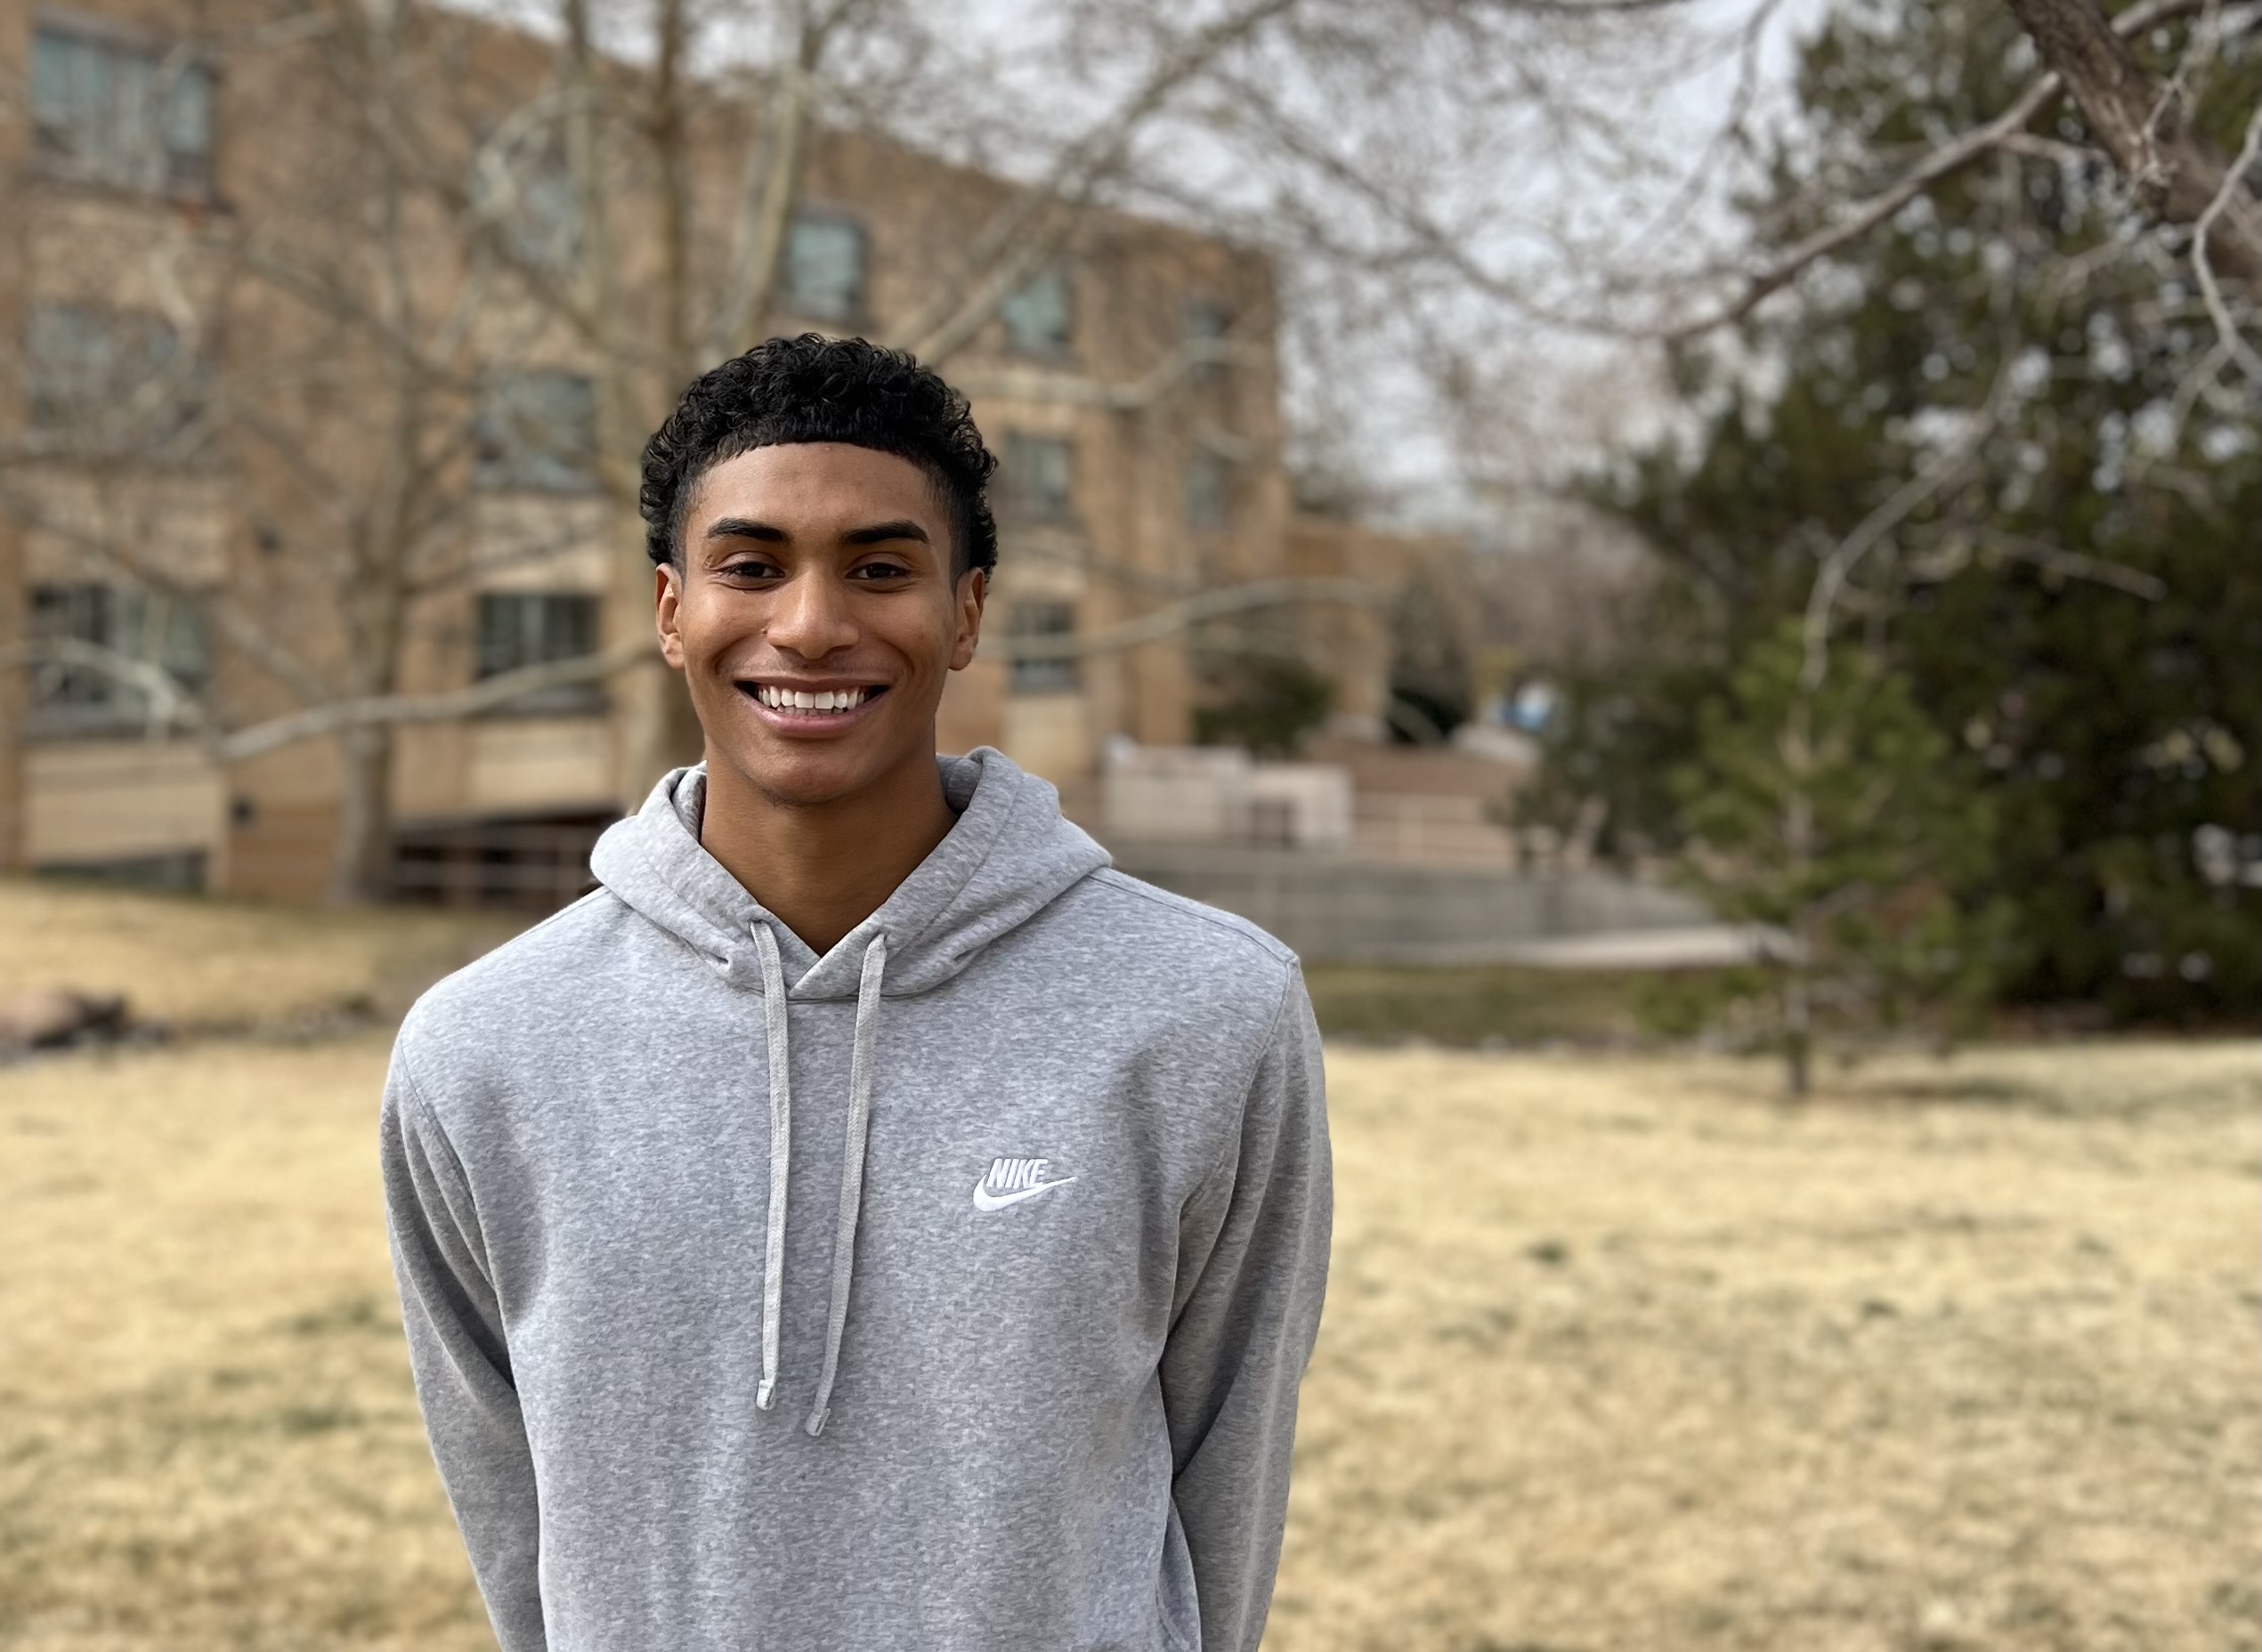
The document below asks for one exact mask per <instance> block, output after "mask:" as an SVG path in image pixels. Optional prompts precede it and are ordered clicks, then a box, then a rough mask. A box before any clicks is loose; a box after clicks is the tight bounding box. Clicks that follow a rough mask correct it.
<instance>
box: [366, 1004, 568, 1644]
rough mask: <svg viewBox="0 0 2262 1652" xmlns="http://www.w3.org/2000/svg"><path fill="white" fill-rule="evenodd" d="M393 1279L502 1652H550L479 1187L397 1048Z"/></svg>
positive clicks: (386, 1161) (391, 1126)
mask: <svg viewBox="0 0 2262 1652" xmlns="http://www.w3.org/2000/svg"><path fill="white" fill-rule="evenodd" d="M377 1146H378V1160H379V1163H380V1166H381V1168H382V1170H383V1171H384V1178H385V1220H386V1225H387V1227H388V1228H389V1229H390V1232H391V1239H392V1248H393V1277H394V1279H395V1280H396V1281H397V1282H398V1283H399V1285H400V1289H401V1318H402V1320H403V1322H404V1323H405V1324H406V1327H407V1330H408V1333H409V1365H410V1368H411V1369H412V1370H413V1372H414V1373H415V1375H416V1384H417V1398H418V1403H419V1404H420V1405H422V1406H423V1408H424V1419H425V1429H426V1432H427V1433H428V1434H429V1435H430V1436H431V1439H432V1455H433V1459H434V1462H437V1463H438V1465H439V1468H440V1478H441V1482H442V1485H444V1486H446V1487H447V1491H448V1501H449V1502H450V1504H451V1505H452V1506H453V1508H454V1509H455V1512H456V1524H457V1525H458V1526H459V1527H461V1528H462V1531H463V1536H464V1547H465V1548H466V1550H467V1551H469V1553H470V1556H471V1567H472V1572H473V1574H474V1575H475V1576H476V1577H477V1578H478V1580H479V1591H480V1593H481V1594H482V1596H484V1597H485V1599H486V1602H487V1612H488V1616H490V1617H491V1619H492V1620H493V1621H494V1626H495V1638H496V1640H497V1641H498V1642H499V1644H500V1646H501V1648H502V1652H542V1648H544V1647H545V1645H546V1644H547V1643H546V1638H545V1636H544V1633H543V1628H542V1599H541V1592H540V1588H539V1579H538V1575H537V1569H536V1568H537V1556H538V1552H539V1518H538V1516H537V1513H536V1507H535V1501H534V1464H533V1458H532V1455H531V1453H530V1452H529V1450H528V1448H527V1443H526V1428H525V1423H524V1420H523V1417H522V1416H521V1414H520V1412H519V1405H518V1390H517V1389H516V1387H515V1385H514V1384H513V1382H512V1381H511V1367H510V1350H509V1348H508V1347H507V1344H506V1343H505V1340H504V1337H503V1316H502V1312H501V1309H500V1308H499V1306H498V1305H497V1302H496V1299H495V1290H494V1286H493V1284H491V1280H490V1278H489V1274H488V1267H487V1252H486V1247H485V1245H484V1243H482V1239H481V1237H480V1231H479V1217H478V1212H477V1211H475V1210H474V1208H473V1204H472V1196H471V1187H470V1185H469V1183H468V1182H467V1181H466V1179H465V1177H464V1171H463V1166H462V1164H461V1163H460V1162H458V1159H457V1157H456V1154H455V1149H454V1148H453V1147H451V1146H450V1145H449V1142H448V1138H447V1137H446V1135H445V1134H443V1133H442V1130H441V1129H440V1122H439V1121H438V1120H437V1119H436V1118H435V1117H434V1115H433V1113H432V1110H431V1108H430V1107H429V1106H428V1105H426V1102H425V1100H424V1098H423V1097H422V1096H421V1095H419V1094H418V1090H417V1088H416V1084H415V1081H413V1080H412V1079H411V1078H410V1077H409V1070H408V1065H407V1062H406V1060H405V1058H404V1057H403V1056H402V1054H401V1049H399V1048H398V1047H397V1046H396V1048H395V1049H394V1051H393V1070H392V1072H391V1073H390V1074H388V1075H387V1077H386V1080H385V1102H384V1105H383V1108H382V1110H381V1113H380V1117H379V1125H378V1138H377Z"/></svg>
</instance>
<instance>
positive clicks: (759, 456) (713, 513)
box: [685, 441, 943, 539]
mask: <svg viewBox="0 0 2262 1652" xmlns="http://www.w3.org/2000/svg"><path fill="white" fill-rule="evenodd" d="M942 515H943V512H942V506H941V502H940V501H939V500H938V499H937V498H936V489H935V485H934V482H933V481H932V480H931V479H930V478H929V477H928V474H927V473H926V471H924V470H922V469H921V468H920V466H917V465H914V464H912V462H911V461H910V460H909V459H906V458H898V457H897V456H896V455H895V454H893V453H882V452H880V451H879V450H878V449H873V448H860V447H856V446H854V445H853V444H851V443H848V442H843V441H797V442H787V443H782V444H780V445H777V446H774V447H766V448H756V449H753V450H751V451H750V452H746V453H741V454H739V455H737V456H736V457H735V458H727V459H724V460H722V461H721V462H720V463H718V464H717V465H714V466H710V467H709V469H708V471H707V472H706V474H704V475H702V476H701V478H700V479H699V485H698V488H697V490H695V491H694V493H693V497H692V501H691V508H690V510H689V512H688V513H687V514H686V519H685V527H686V529H688V530H689V533H690V536H691V537H692V538H694V539H696V538H697V537H698V536H699V534H700V533H701V530H703V529H704V528H705V526H706V524H708V523H709V522H714V521H716V520H718V519H719V518H721V517H725V516H738V517H749V518H753V519H757V520H759V521H762V522H768V523H770V524H771V525H772V526H774V527H777V528H784V529H790V530H792V531H793V532H795V533H809V534H818V533H823V532H825V531H827V530H837V531H841V532H846V531H847V530H850V529H852V528H857V527H862V526H863V525H865V524H866V523H868V522H873V521H878V520H884V519H888V518H901V517H910V518H912V520H914V521H916V522H920V523H922V524H926V525H928V526H929V528H930V529H932V528H934V527H936V526H939V524H940V522H941V520H942Z"/></svg>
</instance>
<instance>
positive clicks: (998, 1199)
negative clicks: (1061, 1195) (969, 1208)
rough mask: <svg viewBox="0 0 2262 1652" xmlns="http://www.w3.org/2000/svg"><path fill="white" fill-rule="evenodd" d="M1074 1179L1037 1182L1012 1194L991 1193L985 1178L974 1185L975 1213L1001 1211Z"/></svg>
mask: <svg viewBox="0 0 2262 1652" xmlns="http://www.w3.org/2000/svg"><path fill="white" fill-rule="evenodd" d="M1075 1179H1076V1178H1074V1177H1073V1176H1064V1177H1062V1178H1060V1179H1059V1180H1058V1181H1057V1182H1039V1183H1038V1184H1037V1185H1036V1186H1034V1187H1023V1188H1021V1189H1019V1190H1017V1192H1013V1193H992V1192H991V1191H990V1178H988V1177H987V1176H985V1177H983V1178H982V1179H981V1180H980V1181H978V1182H976V1183H975V1184H974V1208H975V1209H976V1210H977V1211H1002V1210H1003V1209H1005V1207H1006V1206H1007V1205H1009V1204H1018V1203H1021V1201H1022V1200H1024V1199H1034V1198H1035V1197H1036V1196H1037V1195H1038V1194H1041V1193H1050V1192H1051V1191H1052V1190H1053V1189H1054V1188H1055V1187H1066V1186H1067V1185H1068V1184H1069V1183H1070V1182H1072V1181H1074V1180H1075Z"/></svg>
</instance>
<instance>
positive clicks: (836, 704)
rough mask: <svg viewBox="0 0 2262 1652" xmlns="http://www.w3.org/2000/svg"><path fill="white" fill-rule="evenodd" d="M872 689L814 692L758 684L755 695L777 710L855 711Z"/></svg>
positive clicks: (840, 689) (828, 689) (826, 689)
mask: <svg viewBox="0 0 2262 1652" xmlns="http://www.w3.org/2000/svg"><path fill="white" fill-rule="evenodd" d="M869 692H871V691H870V690H869V689H863V688H825V689H819V690H817V691H816V692H814V693H813V692H810V691H808V690H807V689H799V688H772V687H770V686H768V685H767V684H758V685H757V686H756V688H755V690H754V697H755V698H756V699H757V700H760V701H761V702H762V703H763V704H764V705H766V706H768V707H769V708H770V709H773V710H776V711H853V710H855V709H856V708H857V707H858V706H860V705H862V704H863V702H864V696H865V695H866V694H868V693H869Z"/></svg>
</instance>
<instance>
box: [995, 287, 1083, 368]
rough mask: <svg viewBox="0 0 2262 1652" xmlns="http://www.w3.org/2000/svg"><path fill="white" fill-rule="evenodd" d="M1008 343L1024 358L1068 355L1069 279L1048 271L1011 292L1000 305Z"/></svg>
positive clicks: (1000, 316) (999, 316)
mask: <svg viewBox="0 0 2262 1652" xmlns="http://www.w3.org/2000/svg"><path fill="white" fill-rule="evenodd" d="M998 319H999V320H1001V321H1002V322H1004V323H1005V341H1006V343H1007V344H1009V345H1010V346H1011V347H1012V348H1013V349H1015V350H1017V351H1019V352H1021V353H1022V354H1024V355H1032V356H1061V355H1066V354H1067V353H1068V320H1069V317H1068V277H1067V275H1066V273H1065V272H1064V271H1059V270H1047V271H1044V272H1043V273H1042V274H1041V275H1036V276H1033V277H1031V278H1030V279H1028V280H1026V281H1024V282H1023V283H1022V284H1021V285H1020V286H1018V287H1015V288H1014V289H1013V290H1012V291H1011V292H1009V293H1008V294H1007V295H1006V296H1005V297H1004V298H1003V299H1002V300H1001V301H1000V302H999V304H998Z"/></svg>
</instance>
